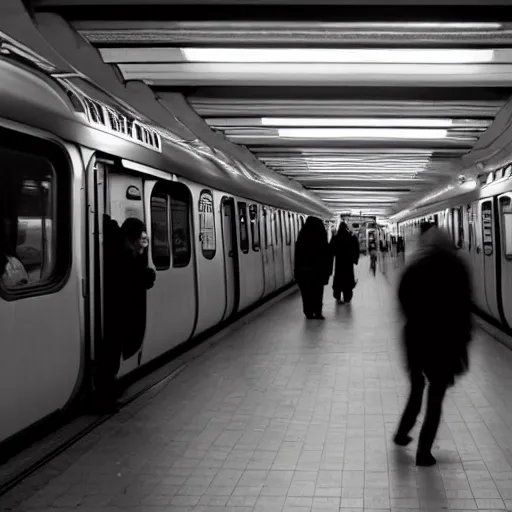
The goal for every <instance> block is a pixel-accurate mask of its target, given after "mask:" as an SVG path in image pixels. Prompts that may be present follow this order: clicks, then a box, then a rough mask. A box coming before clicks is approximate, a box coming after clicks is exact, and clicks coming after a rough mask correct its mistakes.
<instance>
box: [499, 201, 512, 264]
mask: <svg viewBox="0 0 512 512" xmlns="http://www.w3.org/2000/svg"><path fill="white" fill-rule="evenodd" d="M500 207H501V218H502V233H503V234H502V236H503V249H504V251H505V256H506V258H507V259H512V204H511V199H510V197H508V196H505V197H500Z"/></svg>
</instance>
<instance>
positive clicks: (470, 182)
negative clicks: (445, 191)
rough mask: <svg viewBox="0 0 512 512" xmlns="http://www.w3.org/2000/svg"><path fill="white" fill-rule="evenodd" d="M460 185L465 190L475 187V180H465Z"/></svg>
mask: <svg viewBox="0 0 512 512" xmlns="http://www.w3.org/2000/svg"><path fill="white" fill-rule="evenodd" d="M461 187H462V188H463V189H466V190H473V189H475V188H476V181H475V180H467V181H465V182H464V183H462V184H461Z"/></svg>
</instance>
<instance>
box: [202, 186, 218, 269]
mask: <svg viewBox="0 0 512 512" xmlns="http://www.w3.org/2000/svg"><path fill="white" fill-rule="evenodd" d="M198 210H199V241H200V242H201V250H202V252H203V256H204V257H205V258H206V259H208V260H211V259H213V258H214V257H215V250H216V243H215V211H214V208H213V196H212V194H211V192H210V191H209V190H203V191H202V192H201V195H200V196H199V207H198Z"/></svg>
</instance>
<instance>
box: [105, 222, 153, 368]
mask: <svg viewBox="0 0 512 512" xmlns="http://www.w3.org/2000/svg"><path fill="white" fill-rule="evenodd" d="M104 272H105V338H106V341H107V342H108V343H111V344H113V345H115V346H116V347H117V350H118V351H120V352H121V353H122V355H123V358H124V359H128V358H129V357H132V356H133V355H135V354H136V353H137V352H138V351H139V349H140V348H141V346H142V342H143V340H144V334H145V331H146V309H147V307H146V300H147V290H148V289H149V288H151V287H152V286H153V284H154V281H155V272H154V270H153V269H151V268H148V264H147V254H146V253H144V254H141V255H137V256H135V255H134V254H133V253H132V252H131V251H130V250H129V249H128V248H127V247H126V246H125V244H124V240H123V238H122V235H121V230H120V228H119V226H118V225H117V222H115V221H112V220H110V219H108V218H107V219H106V222H105V266H104Z"/></svg>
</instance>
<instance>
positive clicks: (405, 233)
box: [397, 164, 512, 333]
mask: <svg viewBox="0 0 512 512" xmlns="http://www.w3.org/2000/svg"><path fill="white" fill-rule="evenodd" d="M468 184H469V186H470V187H472V189H471V190H467V187H466V186H465V185H462V186H461V193H460V194H459V195H456V196H454V197H451V198H449V199H446V200H444V201H440V202H437V203H436V204H432V205H429V206H426V207H423V208H421V209H418V210H417V211H416V212H412V213H411V214H409V215H407V216H406V217H404V218H402V219H400V222H398V225H397V229H398V232H399V235H401V236H402V237H403V240H404V244H405V261H407V258H408V257H410V255H411V254H412V253H413V252H414V250H415V248H416V243H417V240H418V237H419V233H420V223H421V222H430V223H433V224H435V225H437V226H439V227H441V228H444V229H446V230H447V231H448V232H449V233H450V235H451V237H452V239H453V243H454V246H455V247H456V248H457V249H458V250H459V251H460V253H461V254H462V255H463V257H464V258H465V259H466V261H467V263H468V265H469V267H470V269H471V273H472V278H473V279H472V281H473V289H474V302H475V306H476V308H477V309H478V312H479V313H480V314H481V315H482V316H483V317H484V318H485V319H487V320H488V321H490V322H491V323H493V324H495V325H497V326H499V327H501V328H502V329H503V330H505V331H507V332H509V333H511V332H512V165H510V164H508V165H506V166H504V167H502V168H501V169H498V170H496V171H494V172H491V173H488V174H486V175H485V176H482V177H480V178H479V179H478V180H477V183H476V186H474V185H475V183H474V182H473V183H471V182H469V183H468Z"/></svg>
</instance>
